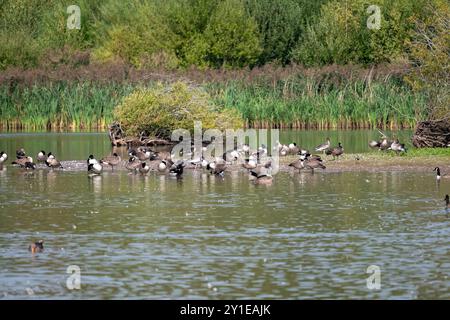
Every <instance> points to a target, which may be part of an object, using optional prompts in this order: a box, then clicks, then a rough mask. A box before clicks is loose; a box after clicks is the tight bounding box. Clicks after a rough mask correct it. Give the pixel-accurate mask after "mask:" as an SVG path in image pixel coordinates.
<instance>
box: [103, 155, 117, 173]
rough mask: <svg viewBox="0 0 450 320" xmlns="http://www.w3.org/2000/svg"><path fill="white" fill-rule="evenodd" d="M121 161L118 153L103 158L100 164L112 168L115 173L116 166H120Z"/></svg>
mask: <svg viewBox="0 0 450 320" xmlns="http://www.w3.org/2000/svg"><path fill="white" fill-rule="evenodd" d="M121 161H122V158H121V157H120V156H119V155H118V154H117V153H115V152H114V153H113V154H112V156H106V157H103V158H102V159H101V160H100V164H104V165H107V166H110V167H111V170H112V171H114V166H118V165H119V164H120V162H121Z"/></svg>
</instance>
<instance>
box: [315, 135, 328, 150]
mask: <svg viewBox="0 0 450 320" xmlns="http://www.w3.org/2000/svg"><path fill="white" fill-rule="evenodd" d="M330 145H331V142H330V138H327V141H326V142H325V143H322V144H319V145H318V146H317V147H315V149H314V150H316V151H317V152H320V151H323V152H325V150H327V149H328V148H329V147H330Z"/></svg>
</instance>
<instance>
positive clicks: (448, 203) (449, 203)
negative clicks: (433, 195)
mask: <svg viewBox="0 0 450 320" xmlns="http://www.w3.org/2000/svg"><path fill="white" fill-rule="evenodd" d="M444 201H445V208H446V209H450V197H449V196H448V194H446V195H445V198H444Z"/></svg>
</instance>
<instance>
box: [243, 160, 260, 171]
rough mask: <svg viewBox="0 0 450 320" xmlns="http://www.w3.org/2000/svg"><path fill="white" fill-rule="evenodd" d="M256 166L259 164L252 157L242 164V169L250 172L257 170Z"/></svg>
mask: <svg viewBox="0 0 450 320" xmlns="http://www.w3.org/2000/svg"><path fill="white" fill-rule="evenodd" d="M256 166H257V163H256V161H255V160H254V159H253V158H252V157H250V158H249V159H245V162H244V163H243V164H242V167H243V168H245V169H248V170H250V169H255V168H256Z"/></svg>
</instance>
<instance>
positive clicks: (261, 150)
mask: <svg viewBox="0 0 450 320" xmlns="http://www.w3.org/2000/svg"><path fill="white" fill-rule="evenodd" d="M258 153H259V154H260V156H264V155H267V147H266V145H265V144H264V143H263V144H261V147H259V148H258Z"/></svg>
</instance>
